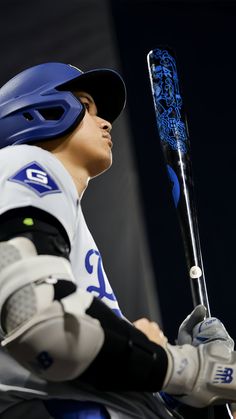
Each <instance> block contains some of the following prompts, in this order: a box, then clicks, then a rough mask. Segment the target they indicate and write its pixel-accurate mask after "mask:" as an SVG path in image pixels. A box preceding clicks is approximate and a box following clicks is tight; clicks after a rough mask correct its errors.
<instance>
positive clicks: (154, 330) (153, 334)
mask: <svg viewBox="0 0 236 419" xmlns="http://www.w3.org/2000/svg"><path fill="white" fill-rule="evenodd" d="M134 326H135V327H136V328H137V329H139V330H140V331H141V332H143V333H144V334H145V335H146V336H147V338H148V339H149V340H151V341H152V342H154V343H157V344H158V345H160V346H162V347H163V348H165V347H166V344H167V338H166V336H165V335H164V333H163V332H162V330H161V329H160V327H159V325H158V324H157V323H156V322H152V321H150V320H148V319H146V318H142V319H139V320H136V321H135V322H134Z"/></svg>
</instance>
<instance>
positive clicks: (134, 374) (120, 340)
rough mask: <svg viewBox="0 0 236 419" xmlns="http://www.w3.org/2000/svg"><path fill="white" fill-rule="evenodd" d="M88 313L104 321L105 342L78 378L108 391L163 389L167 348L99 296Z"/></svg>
mask: <svg viewBox="0 0 236 419" xmlns="http://www.w3.org/2000/svg"><path fill="white" fill-rule="evenodd" d="M86 312H87V314H88V315H90V316H91V317H94V318H96V319H98V320H99V321H100V323H101V325H102V327H103V330H104V333H105V342H104V344H103V347H102V349H101V350H100V352H99V354H98V355H97V357H96V358H95V360H94V361H93V362H92V364H91V365H90V366H89V367H88V368H87V370H86V371H85V372H84V373H83V374H82V375H81V376H80V377H79V379H78V380H79V381H83V382H86V383H88V384H92V385H93V386H95V387H96V388H98V389H100V390H105V391H151V392H156V391H159V390H160V389H161V388H162V385H163V381H164V378H165V376H166V371H167V364H168V359H167V354H166V352H165V350H164V349H163V348H162V347H161V346H159V345H156V344H155V343H153V342H151V341H150V340H149V339H147V337H146V336H145V335H144V334H143V333H142V332H140V331H139V330H138V329H136V328H135V327H134V326H133V325H131V324H130V323H128V322H127V321H125V320H123V319H121V318H119V317H117V316H116V315H115V314H114V313H113V312H112V310H110V309H109V308H108V307H107V306H106V305H105V304H103V303H102V302H101V301H100V300H98V299H97V298H95V299H94V300H93V303H92V304H91V306H90V307H89V309H87V311H86Z"/></svg>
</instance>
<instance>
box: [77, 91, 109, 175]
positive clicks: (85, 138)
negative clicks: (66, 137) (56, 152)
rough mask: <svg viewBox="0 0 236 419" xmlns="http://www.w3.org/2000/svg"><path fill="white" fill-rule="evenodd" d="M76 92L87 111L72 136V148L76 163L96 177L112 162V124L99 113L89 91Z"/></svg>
mask: <svg viewBox="0 0 236 419" xmlns="http://www.w3.org/2000/svg"><path fill="white" fill-rule="evenodd" d="M74 94H75V96H76V97H77V98H78V99H79V100H80V101H81V102H82V103H83V104H84V106H85V108H86V111H85V116H84V118H83V119H82V121H81V123H80V124H79V125H78V126H77V127H76V129H75V130H74V131H73V133H72V134H71V136H70V150H71V152H72V155H73V158H75V159H76V163H77V164H78V165H79V166H80V167H84V168H85V169H86V170H88V174H89V176H90V177H94V176H97V175H99V174H100V173H102V172H104V171H105V170H107V169H108V168H109V167H110V166H111V164H112V153H111V148H112V141H111V135H110V131H111V124H110V123H109V122H108V121H106V120H104V119H102V118H100V117H99V116H98V115H97V107H96V104H95V102H94V100H93V98H92V97H91V96H90V95H89V94H88V93H86V92H76V93H74Z"/></svg>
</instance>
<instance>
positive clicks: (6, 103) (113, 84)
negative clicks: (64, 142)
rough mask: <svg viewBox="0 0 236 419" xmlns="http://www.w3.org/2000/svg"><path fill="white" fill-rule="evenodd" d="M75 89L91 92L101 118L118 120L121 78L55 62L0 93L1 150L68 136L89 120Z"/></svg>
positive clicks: (25, 74)
mask: <svg viewBox="0 0 236 419" xmlns="http://www.w3.org/2000/svg"><path fill="white" fill-rule="evenodd" d="M74 90H77V91H78V90H83V91H86V92H87V93H89V94H91V96H92V97H93V99H94V101H95V103H96V106H97V109H98V115H99V116H100V117H102V118H104V119H106V120H107V121H109V122H113V121H114V120H115V119H116V118H117V117H118V115H119V114H120V112H121V111H122V109H123V108H124V105H125V98H126V90H125V85H124V82H123V80H122V78H121V76H120V75H119V74H118V73H117V72H115V71H113V70H110V69H106V68H104V69H95V70H91V71H87V72H82V71H81V70H79V69H78V68H76V67H73V66H71V65H69V64H63V63H57V62H51V63H45V64H39V65H36V66H34V67H31V68H28V69H26V70H24V71H22V72H21V73H19V74H18V75H16V76H15V77H13V78H12V79H11V80H9V81H8V82H7V83H6V84H5V85H3V86H2V88H1V89H0V148H3V147H6V146H8V145H13V144H26V143H27V144H28V143H32V142H35V141H39V140H49V139H52V138H55V137H59V136H61V135H64V134H66V133H67V132H69V131H70V130H72V129H73V128H74V127H75V126H76V125H77V124H79V122H80V121H81V120H82V118H83V117H84V113H85V109H84V106H83V105H82V103H81V102H80V101H79V99H77V98H76V97H75V96H74V95H73V93H72V92H73V91H74Z"/></svg>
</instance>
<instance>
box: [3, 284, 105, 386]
mask: <svg viewBox="0 0 236 419" xmlns="http://www.w3.org/2000/svg"><path fill="white" fill-rule="evenodd" d="M92 300H93V296H92V295H91V294H89V293H87V292H86V291H83V290H77V291H76V292H75V293H73V294H71V295H69V296H68V297H66V298H65V299H63V300H61V301H60V302H58V301H54V302H53V303H52V304H51V306H50V307H48V308H46V309H45V310H44V311H43V312H42V313H40V314H37V315H35V316H34V317H33V318H32V319H31V320H29V321H28V322H27V323H25V324H24V325H22V326H21V327H19V328H18V329H16V330H15V331H14V332H13V333H11V334H10V335H9V336H8V337H7V338H6V339H5V340H4V341H3V342H2V346H3V347H6V348H7V349H8V350H9V352H10V354H11V355H12V356H13V357H14V358H15V359H16V360H17V361H18V362H20V363H21V364H23V365H24V366H25V367H26V368H28V369H29V370H31V371H33V372H34V373H36V374H37V375H39V376H41V377H43V378H45V379H47V380H49V381H67V380H72V379H76V378H77V377H78V376H79V375H80V374H82V373H83V372H84V371H85V369H86V368H87V367H88V366H89V365H90V364H91V362H92V361H93V360H94V358H95V357H96V355H97V354H98V352H99V350H100V348H101V347H102V345H103V342H104V332H103V329H102V327H101V325H100V323H99V321H98V320H97V319H94V318H92V317H90V316H88V315H87V314H86V313H85V310H86V308H87V307H89V306H90V304H91V302H92ZM67 310H68V311H67ZM42 352H47V353H48V354H49V355H50V357H51V358H52V359H53V363H52V365H50V366H49V367H48V368H45V369H44V368H42V366H40V364H39V363H37V357H38V355H39V354H40V353H42Z"/></svg>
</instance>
